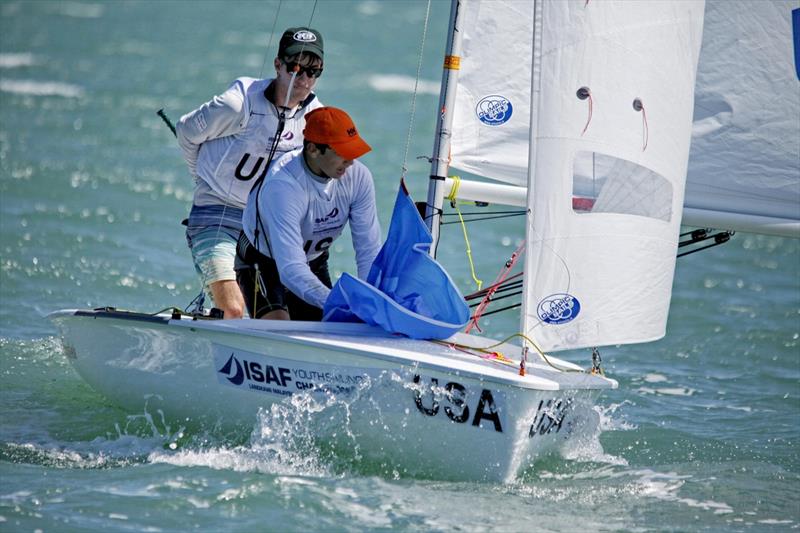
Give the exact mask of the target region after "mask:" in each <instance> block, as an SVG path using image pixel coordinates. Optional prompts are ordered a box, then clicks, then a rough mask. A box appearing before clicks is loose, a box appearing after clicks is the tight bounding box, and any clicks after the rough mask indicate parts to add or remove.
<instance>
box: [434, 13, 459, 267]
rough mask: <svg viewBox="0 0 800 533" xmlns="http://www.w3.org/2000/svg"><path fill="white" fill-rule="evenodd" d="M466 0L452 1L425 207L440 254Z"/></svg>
mask: <svg viewBox="0 0 800 533" xmlns="http://www.w3.org/2000/svg"><path fill="white" fill-rule="evenodd" d="M464 3H466V0H451V2H450V24H449V26H448V30H447V48H446V50H445V56H444V65H442V86H441V89H440V91H439V116H438V117H437V119H436V135H435V138H434V142H433V155H432V156H431V175H430V181H429V182H428V202H427V205H426V208H425V223H426V225H427V226H428V229H429V230H430V232H431V236H432V237H433V241H432V242H431V248H430V254H431V256H434V257H435V256H436V247H437V244H438V242H439V225H440V222H441V212H442V202H443V198H444V180H445V178H446V177H447V170H448V167H449V160H450V139H451V137H452V124H453V110H454V108H455V101H456V88H457V86H458V70H459V68H460V67H461V31H460V30H459V28H460V27H461V26H460V22H461V15H462V13H463V4H464Z"/></svg>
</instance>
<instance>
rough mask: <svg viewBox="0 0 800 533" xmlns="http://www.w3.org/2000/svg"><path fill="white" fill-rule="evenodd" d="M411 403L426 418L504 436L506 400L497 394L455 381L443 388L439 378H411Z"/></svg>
mask: <svg viewBox="0 0 800 533" xmlns="http://www.w3.org/2000/svg"><path fill="white" fill-rule="evenodd" d="M413 382H414V387H413V391H414V392H413V401H414V405H415V406H416V408H417V410H418V411H419V412H420V413H422V414H423V415H425V416H430V417H437V418H439V419H441V420H442V421H448V420H449V421H450V422H454V423H456V424H467V423H469V424H470V425H472V426H475V427H477V428H482V429H493V430H494V431H496V432H497V433H502V432H503V427H504V425H503V413H504V408H503V407H504V404H505V396H504V395H503V393H501V392H499V391H492V390H491V389H484V388H480V387H472V388H471V389H468V388H467V387H466V386H464V385H462V384H461V383H457V382H455V381H449V382H447V383H445V384H444V385H440V384H439V379H438V378H426V377H422V376H420V375H419V374H415V375H414V379H413Z"/></svg>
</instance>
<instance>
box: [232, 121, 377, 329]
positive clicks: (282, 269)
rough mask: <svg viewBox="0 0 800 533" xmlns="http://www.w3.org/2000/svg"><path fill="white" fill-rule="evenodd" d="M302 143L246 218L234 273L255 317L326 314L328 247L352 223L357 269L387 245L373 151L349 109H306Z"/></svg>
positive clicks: (259, 191) (257, 195)
mask: <svg viewBox="0 0 800 533" xmlns="http://www.w3.org/2000/svg"><path fill="white" fill-rule="evenodd" d="M303 135H304V139H305V140H304V144H303V148H302V149H300V150H295V151H293V152H290V153H288V154H286V155H284V156H283V157H282V158H281V159H279V160H278V161H276V163H275V164H274V165H273V167H272V168H271V169H270V171H269V174H268V175H267V176H266V179H265V180H264V181H263V183H261V184H259V185H258V186H256V187H255V188H254V189H253V191H252V192H251V194H250V197H249V199H248V201H247V207H246V208H245V210H244V216H243V219H242V226H243V230H242V236H241V237H240V239H239V246H238V247H237V258H236V272H237V280H238V282H239V286H240V287H241V289H242V293H243V294H244V298H245V302H246V305H247V310H248V312H249V313H250V316H251V317H253V318H268V319H283V320H288V319H292V320H321V319H322V307H323V306H324V304H325V300H326V299H327V297H328V294H329V293H330V287H331V285H332V284H331V279H330V274H329V272H328V255H329V253H328V250H329V248H330V246H331V243H333V241H334V240H336V239H337V238H338V237H339V236H340V235H341V234H342V230H343V229H344V227H345V224H347V223H348V222H349V224H350V232H351V234H352V238H353V247H354V248H355V252H356V263H357V268H358V276H359V278H361V279H366V277H367V274H368V273H369V269H370V266H371V265H372V262H373V260H374V259H375V256H376V255H377V254H378V251H379V250H380V246H381V231H380V225H379V223H378V217H377V210H376V207H375V187H374V184H373V181H372V174H371V173H370V171H369V169H368V168H367V167H366V166H365V165H364V164H363V163H361V162H360V161H357V159H358V158H359V157H361V156H362V155H364V154H366V153H367V152H369V151H370V150H371V148H370V146H369V145H368V144H367V143H366V142H364V140H363V139H362V138H361V136H360V135H359V133H358V130H357V129H356V126H355V124H354V123H353V121H352V119H351V118H350V116H348V114H347V113H345V112H344V111H342V110H341V109H337V108H335V107H321V108H318V109H315V110H314V111H312V112H310V113H308V114H306V127H305V130H304V131H303Z"/></svg>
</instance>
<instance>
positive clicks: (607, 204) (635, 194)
mask: <svg viewBox="0 0 800 533" xmlns="http://www.w3.org/2000/svg"><path fill="white" fill-rule="evenodd" d="M572 177H573V179H572V209H573V211H574V212H575V213H580V214H586V213H618V214H623V215H637V216H642V217H649V218H655V219H658V220H664V221H667V222H669V220H670V219H671V218H672V195H673V191H672V184H671V183H670V182H669V181H668V180H667V179H666V178H664V177H663V176H661V175H660V174H657V173H655V172H653V171H652V170H650V169H648V168H645V167H643V166H641V165H637V164H636V163H634V162H632V161H627V160H625V159H620V158H618V157H614V156H610V155H606V154H602V153H599V152H586V151H581V152H578V153H577V154H576V156H575V160H574V163H573V176H572Z"/></svg>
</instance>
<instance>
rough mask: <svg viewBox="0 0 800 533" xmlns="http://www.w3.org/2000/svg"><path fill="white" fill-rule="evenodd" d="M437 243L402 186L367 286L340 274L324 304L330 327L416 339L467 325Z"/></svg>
mask: <svg viewBox="0 0 800 533" xmlns="http://www.w3.org/2000/svg"><path fill="white" fill-rule="evenodd" d="M432 241H433V239H432V238H431V234H430V232H429V231H428V228H427V227H426V226H425V223H424V222H423V221H422V218H421V217H420V216H419V212H418V211H417V208H416V206H415V205H414V202H413V201H412V200H411V197H410V196H409V195H408V191H407V190H406V187H405V184H404V183H403V182H402V181H401V182H400V190H399V191H398V192H397V200H395V204H394V211H393V212H392V222H391V225H390V226H389V234H388V235H387V237H386V242H384V243H383V247H382V248H381V251H380V252H378V255H377V257H376V258H375V261H374V262H373V263H372V267H371V268H370V271H369V275H368V276H367V281H366V282H364V281H362V280H360V279H358V278H355V277H353V276H351V275H349V274H347V273H345V274H342V277H341V278H339V281H337V282H336V285H334V286H333V290H332V291H331V294H330V296H328V299H327V300H326V301H325V308H324V310H323V311H324V318H323V320H325V321H329V322H366V323H367V324H372V325H373V326H380V327H381V328H383V329H385V330H386V331H388V332H390V333H399V334H402V335H405V336H407V337H411V338H412V339H444V338H447V337H449V336H451V335H452V334H454V333H456V332H457V331H459V330H460V329H462V328H463V327H464V326H466V324H467V321H468V320H469V307H468V306H467V303H466V302H465V301H464V297H463V296H461V293H460V292H459V290H458V288H457V287H456V286H455V284H454V283H453V280H452V279H450V276H449V275H448V274H447V272H445V270H444V268H442V266H441V265H440V264H439V263H437V262H436V260H435V259H433V258H432V257H431V256H430V255H428V250H429V249H430V245H431V242H432Z"/></svg>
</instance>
